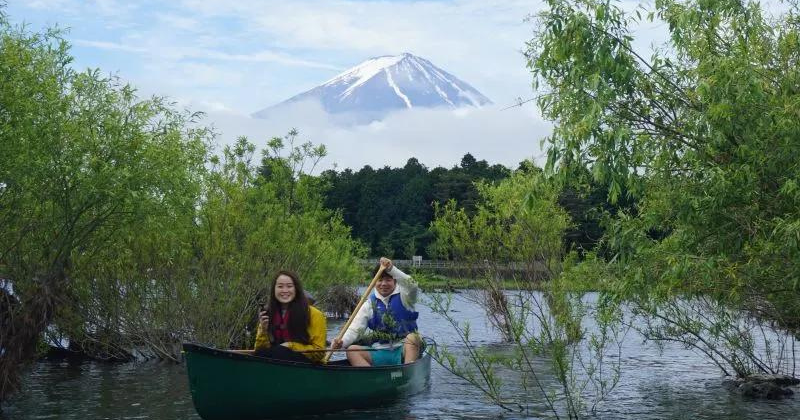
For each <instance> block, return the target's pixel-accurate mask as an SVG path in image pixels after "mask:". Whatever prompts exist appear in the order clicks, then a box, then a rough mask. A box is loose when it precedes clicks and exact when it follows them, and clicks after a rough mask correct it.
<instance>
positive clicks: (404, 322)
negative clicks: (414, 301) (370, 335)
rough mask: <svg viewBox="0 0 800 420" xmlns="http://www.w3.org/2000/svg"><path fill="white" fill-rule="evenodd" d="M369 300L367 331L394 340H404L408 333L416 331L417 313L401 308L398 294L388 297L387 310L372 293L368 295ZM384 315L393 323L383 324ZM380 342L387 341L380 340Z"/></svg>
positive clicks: (401, 304) (401, 303) (401, 302)
mask: <svg viewBox="0 0 800 420" xmlns="http://www.w3.org/2000/svg"><path fill="white" fill-rule="evenodd" d="M369 299H370V302H371V303H372V318H370V319H369V321H367V327H369V329H371V330H372V331H376V332H381V333H386V334H389V335H391V336H392V337H393V338H394V339H402V338H405V336H407V335H408V334H409V333H412V332H415V331H417V318H418V317H419V312H415V311H409V310H408V309H407V308H406V307H405V306H403V301H402V299H401V298H400V294H399V293H397V294H394V295H392V296H390V297H389V308H388V310H387V308H386V305H385V304H384V303H383V301H382V300H381V299H378V298H377V297H375V294H374V293H372V294H370V296H369ZM387 312H388V314H387ZM384 314H387V315H388V316H390V317H391V318H392V319H393V320H394V322H390V323H389V324H390V325H386V324H385V323H384V322H383V321H384ZM381 342H387V341H386V340H381Z"/></svg>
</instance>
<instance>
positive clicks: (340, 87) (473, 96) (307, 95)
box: [252, 53, 492, 123]
mask: <svg viewBox="0 0 800 420" xmlns="http://www.w3.org/2000/svg"><path fill="white" fill-rule="evenodd" d="M304 101H318V102H319V103H320V105H321V106H322V108H323V109H324V110H325V111H326V112H327V113H328V114H331V115H333V116H334V117H336V118H337V119H338V120H339V121H342V122H347V123H368V122H371V121H374V120H381V119H383V118H384V117H385V116H386V115H388V114H389V113H391V112H394V111H400V110H404V109H412V108H436V107H447V108H460V107H465V106H470V107H481V106H483V105H487V104H491V103H492V101H490V100H489V98H487V97H486V96H484V95H483V94H481V93H480V92H478V91H477V90H476V89H475V88H473V87H472V86H470V85H469V84H467V83H466V82H463V81H461V80H459V79H458V78H457V77H455V76H453V75H452V74H450V73H448V72H446V71H444V70H442V69H440V68H438V67H436V66H434V65H433V64H432V63H431V62H430V61H428V60H426V59H424V58H422V57H418V56H415V55H413V54H409V53H404V54H401V55H394V56H382V57H374V58H370V59H369V60H367V61H364V62H363V63H361V64H359V65H357V66H355V67H353V68H350V69H349V70H346V71H345V72H343V73H341V74H339V75H337V76H336V77H334V78H332V79H330V80H328V81H327V82H325V83H323V84H321V85H319V86H317V87H315V88H313V89H311V90H308V91H306V92H303V93H300V94H298V95H295V96H293V97H291V98H289V99H287V100H285V101H283V102H281V103H279V104H277V105H273V106H270V107H268V108H264V109H262V110H260V111H258V112H255V113H254V114H253V115H252V116H253V117H254V118H269V116H270V115H272V114H273V113H274V112H275V111H276V110H279V109H281V108H285V107H287V106H290V105H292V104H296V103H300V102H304Z"/></svg>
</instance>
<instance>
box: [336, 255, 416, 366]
mask: <svg viewBox="0 0 800 420" xmlns="http://www.w3.org/2000/svg"><path fill="white" fill-rule="evenodd" d="M380 266H383V267H384V270H383V274H382V276H381V278H380V279H378V282H377V283H376V284H375V290H373V291H372V293H370V296H369V299H367V301H366V302H364V304H363V305H362V306H361V309H359V311H358V313H357V314H356V316H355V318H353V321H352V322H351V323H350V327H348V328H347V331H346V332H345V333H344V336H343V337H342V339H341V340H338V339H334V340H333V343H332V345H331V347H333V348H335V349H338V348H347V349H348V350H361V349H364V348H365V347H364V346H360V345H353V343H354V342H355V341H357V340H359V339H364V338H366V340H365V341H367V343H369V344H371V345H370V347H371V349H370V350H369V351H348V352H347V359H348V360H349V361H350V365H352V366H383V365H399V364H402V363H411V362H413V361H415V360H417V358H418V357H419V350H420V346H421V344H422V340H421V339H420V337H419V334H418V333H417V318H418V317H419V312H417V311H416V310H415V309H414V305H415V304H416V303H417V294H418V292H419V286H417V282H416V281H414V279H412V278H411V276H409V275H408V274H406V273H404V272H402V271H400V269H399V268H397V267H395V266H394V265H393V264H392V261H391V260H390V259H388V258H383V257H382V258H381V260H380ZM367 329H369V331H370V332H369V333H367Z"/></svg>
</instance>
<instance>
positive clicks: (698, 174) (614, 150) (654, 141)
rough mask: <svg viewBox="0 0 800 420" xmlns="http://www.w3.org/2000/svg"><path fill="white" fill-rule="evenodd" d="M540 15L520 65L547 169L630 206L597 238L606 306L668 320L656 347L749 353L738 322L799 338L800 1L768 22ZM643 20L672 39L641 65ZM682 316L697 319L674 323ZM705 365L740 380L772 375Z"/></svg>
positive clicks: (562, 4)
mask: <svg viewBox="0 0 800 420" xmlns="http://www.w3.org/2000/svg"><path fill="white" fill-rule="evenodd" d="M547 5H548V6H549V7H548V9H547V10H546V11H544V12H543V13H541V14H540V15H538V16H537V17H535V22H536V32H535V36H534V38H533V39H532V40H531V41H530V42H529V43H528V49H527V56H528V58H529V62H528V66H529V68H530V70H531V71H532V73H533V76H534V80H535V83H534V84H535V86H536V88H537V90H538V91H539V93H540V94H541V96H540V97H539V100H538V104H539V106H540V108H541V110H542V113H543V114H544V116H545V117H547V118H549V119H551V120H553V121H554V124H555V128H554V131H553V134H552V136H550V138H549V142H550V149H549V167H550V168H551V169H557V170H558V172H559V173H561V174H564V175H568V174H569V173H570V168H575V167H586V168H589V169H590V170H591V171H592V173H593V175H594V177H595V179H596V180H598V181H600V182H604V183H606V184H607V185H608V186H609V199H610V200H611V201H615V200H618V199H620V197H621V194H623V191H624V192H625V194H629V195H630V196H632V197H634V198H636V200H637V203H638V204H637V207H636V211H635V212H634V213H628V214H624V213H623V214H620V215H619V217H617V218H616V219H615V221H614V222H613V223H612V228H611V229H610V230H609V231H608V235H607V237H606V241H607V242H608V244H609V246H610V247H611V248H612V249H614V252H615V257H614V258H613V259H612V261H613V264H612V266H613V267H614V268H615V269H617V274H616V275H618V276H619V277H620V278H622V279H623V284H621V285H620V286H621V287H620V288H619V292H620V293H619V295H618V296H622V297H624V298H626V299H633V300H635V301H637V302H639V303H641V306H640V308H642V309H643V310H644V312H646V313H648V314H649V315H650V316H651V318H650V320H655V319H661V320H662V321H663V320H665V319H666V320H668V321H665V322H667V324H669V325H664V324H663V323H661V325H660V326H659V327H658V328H656V330H655V331H656V332H659V331H660V332H661V333H663V334H662V335H661V336H660V337H658V338H660V339H674V340H676V341H681V342H683V343H684V344H687V345H690V346H695V347H701V349H702V348H705V349H706V350H708V348H709V347H711V348H713V347H715V345H714V342H715V340H718V341H716V343H717V344H718V345H717V347H718V348H719V347H720V346H733V347H737V346H739V347H738V348H737V350H736V351H733V353H736V354H739V355H741V354H742V352H744V353H747V352H748V351H752V343H751V342H748V341H747V340H746V339H742V340H740V339H739V338H736V336H735V335H736V334H731V335H728V333H730V332H731V328H733V329H734V330H735V329H736V328H737V327H736V326H737V325H740V324H739V323H738V322H739V320H737V319H736V318H737V317H738V316H739V315H741V314H742V313H746V314H748V316H749V317H748V318H749V319H755V320H762V321H766V322H770V323H774V324H775V325H779V326H781V327H783V328H785V329H787V330H788V331H791V332H793V333H794V334H798V333H800V284H798V279H799V278H800V188H798V185H799V184H800V164H798V162H800V143H798V141H797V139H798V138H800V137H799V136H800V118H798V116H800V113H799V112H798V110H800V106H798V105H800V67H798V62H799V61H800V20H799V19H798V8H797V3H796V2H794V1H791V2H788V5H787V7H784V8H783V9H784V10H785V11H784V12H781V13H780V14H777V15H776V16H766V15H765V11H764V10H763V9H762V6H761V5H760V4H759V3H757V2H750V1H741V0H720V1H704V0H697V1H673V0H657V1H655V3H654V4H653V6H652V9H649V10H648V9H643V8H638V9H636V10H633V11H628V12H626V11H624V10H623V9H622V8H621V7H619V6H617V5H616V4H615V3H614V2H610V1H597V0H549V1H547ZM648 22H655V23H660V22H663V23H665V25H663V28H665V29H666V30H667V31H668V35H669V38H668V40H667V41H666V42H665V44H664V45H661V46H659V47H658V48H657V49H656V50H655V51H654V52H652V54H650V55H649V56H647V55H645V54H644V52H643V51H640V50H637V49H636V48H634V33H635V32H634V31H633V29H632V28H635V27H639V26H640V25H646V24H648ZM677 295H680V296H681V297H682V298H683V299H687V300H683V302H685V303H688V304H689V305H690V306H692V308H691V309H687V308H685V307H683V308H678V309H677V310H678V313H680V314H681V315H677V314H676V313H671V312H670V311H672V310H675V309H676V308H675V307H673V305H674V304H676V302H678V301H676V300H675V299H674V298H675V297H676V296H677ZM694 298H699V299H700V300H701V301H703V302H702V304H700V305H699V306H693V305H695V304H696V303H697V301H695V300H694ZM678 306H681V305H680V304H679V305H678ZM687 311H690V312H694V313H695V315H693V316H689V318H687V319H686V320H685V321H686V322H685V323H683V324H680V323H679V324H670V322H674V321H676V320H678V319H681V317H682V316H684V315H687V314H688V312H687ZM698 314H699V316H704V315H707V316H710V318H713V319H714V320H713V321H711V322H708V323H705V322H699V321H698ZM693 320H694V321H693ZM698 325H702V326H701V327H697V326H698ZM726 331H727V332H726ZM740 332H742V331H740ZM743 333H748V332H747V331H744V332H743ZM664 334H665V335H664ZM746 336H747V335H746V334H745V335H744V336H742V337H746ZM737 340H740V341H739V342H738V343H737ZM706 344H708V345H706ZM704 351H705V350H704ZM712 354H714V355H715V356H716V358H715V360H722V364H721V366H724V367H725V368H726V370H727V368H729V367H732V368H733V370H734V371H735V372H736V373H737V374H740V375H741V374H746V373H748V370H751V371H752V370H756V371H758V370H761V371H774V370H776V368H775V367H774V366H772V367H769V366H759V363H758V362H757V361H756V362H754V363H753V364H752V365H747V364H746V365H747V366H745V367H742V366H741V364H739V363H730V362H731V360H727V361H726V360H724V359H725V357H721V356H730V354H729V353H725V352H722V354H715V353H713V350H712ZM735 365H738V366H735ZM777 370H780V369H777Z"/></svg>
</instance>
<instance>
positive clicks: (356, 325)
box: [342, 292, 374, 349]
mask: <svg viewBox="0 0 800 420" xmlns="http://www.w3.org/2000/svg"><path fill="white" fill-rule="evenodd" d="M370 293H374V292H370ZM370 316H372V300H371V299H370V298H367V301H366V302H364V304H363V305H361V309H359V310H358V313H356V316H355V318H353V322H351V323H350V326H349V327H347V331H345V333H344V336H343V337H342V348H345V349H346V348H347V346H349V345H351V344H353V343H354V342H355V341H356V340H357V339H358V336H359V335H360V334H362V333H363V332H364V331H365V330H366V329H367V322H368V321H369V318H370Z"/></svg>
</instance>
